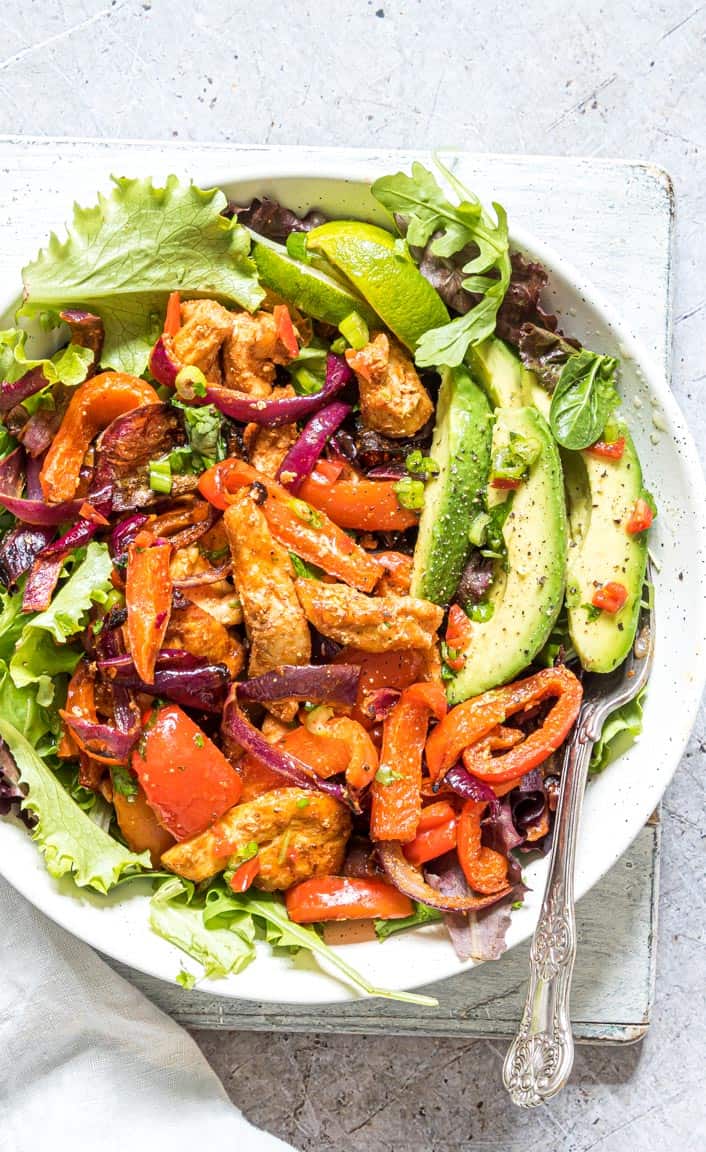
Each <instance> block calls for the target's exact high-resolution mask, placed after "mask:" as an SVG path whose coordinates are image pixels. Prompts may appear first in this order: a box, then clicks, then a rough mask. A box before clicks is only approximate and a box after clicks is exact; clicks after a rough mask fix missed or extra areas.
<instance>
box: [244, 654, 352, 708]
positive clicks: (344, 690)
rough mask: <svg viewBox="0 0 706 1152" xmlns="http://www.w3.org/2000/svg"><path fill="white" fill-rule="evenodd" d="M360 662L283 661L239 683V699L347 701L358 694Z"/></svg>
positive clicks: (349, 705)
mask: <svg viewBox="0 0 706 1152" xmlns="http://www.w3.org/2000/svg"><path fill="white" fill-rule="evenodd" d="M359 679H360V667H359V666H358V665H357V664H328V665H321V664H304V665H300V664H282V665H280V667H279V668H273V669H272V671H271V672H263V674H262V676H255V677H254V678H253V679H252V680H245V681H243V682H242V683H241V684H238V699H239V700H242V701H248V702H251V703H258V704H274V703H276V702H277V701H278V700H308V701H310V702H311V703H312V704H345V705H347V706H348V707H350V708H352V707H353V705H354V704H355V702H356V698H357V695H358V681H359Z"/></svg>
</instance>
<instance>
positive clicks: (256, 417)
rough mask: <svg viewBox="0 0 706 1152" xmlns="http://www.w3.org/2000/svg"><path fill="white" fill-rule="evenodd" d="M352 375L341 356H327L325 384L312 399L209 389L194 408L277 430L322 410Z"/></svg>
mask: <svg viewBox="0 0 706 1152" xmlns="http://www.w3.org/2000/svg"><path fill="white" fill-rule="evenodd" d="M352 378H353V373H352V371H351V369H350V368H349V367H348V365H347V363H346V361H345V360H344V359H343V357H342V356H335V355H334V354H333V353H332V352H330V353H329V355H328V359H327V361H326V382H325V384H324V386H323V388H322V389H321V391H320V392H315V393H314V395H313V396H286V397H285V398H284V400H257V399H254V398H253V397H252V396H247V395H246V394H245V393H243V392H234V391H232V390H231V389H230V388H219V387H215V386H213V385H209V387H208V388H207V389H206V395H205V396H204V397H203V399H201V398H200V397H196V398H195V399H194V401H193V403H194V404H214V405H215V406H216V408H217V409H218V411H219V412H222V413H223V415H224V416H229V417H230V418H231V420H238V421H239V422H240V423H243V424H248V423H254V424H264V425H266V426H267V427H268V428H278V427H279V426H280V425H282V424H291V423H292V422H293V421H294V420H304V419H306V417H307V416H311V415H313V413H314V412H318V411H319V409H321V408H324V407H325V406H326V405H327V404H328V403H329V401H331V400H332V399H333V397H334V396H335V395H337V393H339V392H340V391H341V389H342V388H345V386H346V384H347V383H348V382H349V380H351V379H352Z"/></svg>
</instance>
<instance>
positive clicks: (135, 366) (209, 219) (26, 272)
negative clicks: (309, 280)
mask: <svg viewBox="0 0 706 1152" xmlns="http://www.w3.org/2000/svg"><path fill="white" fill-rule="evenodd" d="M113 182H114V185H115V187H114V188H113V189H112V191H111V192H110V194H109V195H107V196H100V197H99V200H98V203H97V204H96V205H95V206H94V207H92V208H81V207H79V206H78V205H75V207H74V216H73V221H72V223H71V225H70V226H69V228H68V235H67V237H66V239H65V240H60V239H59V238H58V236H56V235H55V234H52V236H51V237H50V239H49V243H48V245H47V247H46V248H45V249H43V250H42V251H41V252H40V253H39V255H38V256H37V258H36V260H34V261H32V263H30V264H28V265H27V266H26V267H25V268H24V269H23V273H22V275H23V280H24V291H25V304H24V306H23V308H22V309H21V311H20V314H21V315H23V316H28V315H29V316H36V315H42V314H47V313H50V314H51V313H55V312H57V311H58V310H59V309H60V308H62V307H67V306H69V305H72V306H80V307H83V308H87V309H88V310H89V311H91V312H95V313H96V314H97V315H99V316H100V317H101V319H102V321H103V325H104V328H105V343H104V347H103V354H102V363H103V365H104V367H110V368H114V369H118V370H122V371H125V372H131V373H133V374H134V375H137V376H139V375H141V374H142V373H143V372H144V371H145V369H146V367H147V360H148V357H149V352H150V348H151V346H152V344H153V343H154V341H155V339H156V337H157V336H158V335H159V332H160V330H161V327H162V321H163V317H164V309H165V305H166V300H167V296H168V294H169V293H170V292H172V291H175V290H179V291H180V292H182V293H184V294H185V295H187V296H188V295H195V296H212V297H217V298H218V299H220V300H223V301H224V302H225V303H230V304H239V305H241V306H242V307H244V308H249V309H254V308H256V307H257V306H258V304H259V303H260V301H261V300H262V298H263V295H264V293H263V291H262V289H261V288H260V287H259V285H258V282H257V276H256V271H255V265H254V263H253V262H252V261H251V260H250V259H249V255H248V253H249V250H250V239H249V236H248V233H247V231H246V230H245V229H244V228H243V227H242V226H241V225H239V224H238V223H237V221H235V220H227V219H226V218H225V217H224V216H222V215H221V212H222V210H223V209H224V208H225V206H226V198H225V196H224V194H223V192H221V191H219V190H217V189H211V190H209V191H203V190H201V189H200V188H197V187H196V185H195V184H182V183H180V181H179V180H178V179H177V177H176V176H169V177H167V181H166V184H165V187H164V188H155V187H154V185H153V184H152V181H151V180H143V179H126V178H122V177H121V178H116V177H114V178H113Z"/></svg>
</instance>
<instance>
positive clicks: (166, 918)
mask: <svg viewBox="0 0 706 1152" xmlns="http://www.w3.org/2000/svg"><path fill="white" fill-rule="evenodd" d="M190 899H191V894H190V892H189V890H188V889H187V887H186V885H185V884H184V883H183V881H182V880H180V879H179V877H178V876H173V877H172V878H171V879H170V880H166V881H165V882H164V884H161V885H160V886H159V888H158V889H157V891H156V892H155V894H154V896H153V897H152V899H151V901H150V926H151V928H152V931H153V932H156V933H157V935H158V936H162V937H163V938H164V939H165V940H168V941H169V943H170V944H174V945H176V947H177V948H181V950H182V952H186V954H187V955H188V956H192V957H193V959H194V960H198V962H199V964H201V965H202V966H203V969H204V973H205V975H206V976H227V975H228V974H229V973H231V972H232V973H236V972H242V970H243V968H246V967H247V966H248V964H250V963H251V961H253V960H254V959H255V925H254V923H253V921H252V917H251V916H249V915H248V913H246V912H241V913H238V912H237V911H235V910H234V912H233V914H232V915H231V916H229V917H228V924H227V926H226V927H219V926H218V925H216V924H214V925H213V926H209V924H208V923H206V922H205V920H206V917H205V914H204V909H203V908H199V907H197V906H195V905H193V904H192V903H191V902H190Z"/></svg>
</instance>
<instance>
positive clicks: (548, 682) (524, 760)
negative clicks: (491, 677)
mask: <svg viewBox="0 0 706 1152" xmlns="http://www.w3.org/2000/svg"><path fill="white" fill-rule="evenodd" d="M552 697H554V698H556V703H555V704H554V705H553V707H552V709H551V710H550V712H549V713H548V715H547V716H546V718H545V720H544V723H543V724H542V726H541V727H540V728H537V729H536V731H534V732H532V733H530V735H529V736H527V737H526V739H524V740H523V741H522V742H521V743H518V744H516V745H515V746H514V747H513V748H511V749H510V750H509V751H508V752H505V754H504V755H501V756H496V757H492V756H491V751H492V749H491V748H490V747H489V745H488V741H487V739H486V738H487V737H488V736H489V735H490V734H491V733H492V732H493V729H494V728H496V727H497V725H499V724H501V725H502V724H504V722H505V721H506V720H507V719H508V717H509V716H514V715H515V714H516V713H517V712H522V711H526V710H527V709H529V708H533V707H534V706H535V705H536V704H539V703H541V701H543V700H546V699H547V698H552ZM582 697H583V689H582V687H581V684H580V682H579V680H577V678H576V677H575V676H574V674H573V672H570V671H569V669H568V668H566V667H564V665H559V666H557V667H556V668H543V669H542V671H541V672H537V673H536V674H535V675H534V676H528V677H527V678H526V679H524V680H517V681H516V682H515V683H514V684H508V685H506V686H505V687H504V688H494V689H492V691H490V692H484V693H483V695H482V696H475V697H474V698H473V699H472V700H466V701H464V703H463V704H458V705H457V706H456V707H455V708H453V709H452V710H451V711H450V712H449V713H448V715H447V716H446V717H445V719H443V720H442V721H441V723H440V724H438V725H437V727H436V728H435V729H434V731H433V732H432V734H431V736H430V737H429V739H428V740H427V745H426V759H427V767H428V768H429V774H430V776H431V777H432V780H438V779H441V778H443V776H444V775H445V773H446V772H447V771H448V770H449V768H450V767H451V765H452V764H455V763H456V761H457V760H458V758H459V756H460V755H461V754H462V753H463V761H464V764H465V766H466V768H467V769H468V771H469V772H472V773H473V775H474V776H478V778H479V779H481V780H485V781H487V782H488V783H489V784H503V783H505V782H506V781H508V780H514V779H516V778H517V777H518V776H522V775H524V774H525V772H529V771H530V769H531V768H536V767H537V766H538V765H539V764H543V763H544V761H545V760H546V759H547V758H548V757H549V756H550V755H551V754H552V752H555V751H556V750H557V748H560V747H561V745H562V744H563V742H564V740H565V739H566V737H567V736H568V734H569V732H570V731H571V727H572V725H573V723H574V721H575V719H576V717H577V715H578V712H579V708H580V707H581V700H582Z"/></svg>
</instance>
